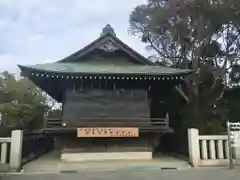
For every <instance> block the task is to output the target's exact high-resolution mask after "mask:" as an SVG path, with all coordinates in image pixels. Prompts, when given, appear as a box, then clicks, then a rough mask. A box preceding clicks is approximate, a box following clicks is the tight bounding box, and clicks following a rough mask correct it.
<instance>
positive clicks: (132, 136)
mask: <svg viewBox="0 0 240 180" xmlns="http://www.w3.org/2000/svg"><path fill="white" fill-rule="evenodd" d="M19 68H20V69H21V71H22V72H21V73H22V75H24V76H25V77H28V78H29V79H30V80H31V81H32V82H34V83H35V84H36V85H37V86H38V87H39V88H40V89H42V90H43V91H44V92H46V93H47V94H48V95H49V96H51V97H52V98H54V99H55V100H56V101H58V102H59V103H62V112H61V118H60V119H57V120H55V121H53V120H51V119H48V121H47V123H46V126H45V127H44V129H43V131H44V133H48V134H50V135H51V136H53V137H54V140H55V148H56V149H58V150H60V151H61V155H60V158H61V159H62V160H63V161H89V160H106V159H107V160H112V159H114V160H116V159H121V160H122V159H152V158H153V156H154V153H155V150H156V148H157V147H158V146H159V145H160V137H161V136H162V135H163V134H165V133H173V130H172V128H171V127H170V126H169V116H168V110H167V108H166V106H165V101H166V97H168V96H171V90H172V89H173V88H174V87H175V86H176V85H178V84H181V83H183V79H184V77H185V76H186V75H188V74H190V73H191V72H192V71H191V70H187V69H175V68H169V67H164V66H159V65H156V64H154V63H153V62H151V61H150V60H148V59H146V58H145V57H143V56H142V55H140V54H139V53H138V52H136V51H134V50H133V49H132V48H130V47H129V46H128V45H126V44H125V43H124V42H122V41H121V40H120V39H119V38H118V37H117V36H116V34H115V32H114V29H113V28H112V27H111V26H110V25H107V26H106V27H104V28H103V30H102V33H101V34H100V37H99V38H97V39H96V40H95V41H93V42H92V43H90V44H89V45H87V46H86V47H84V48H83V49H81V50H79V51H77V52H75V53H73V54H71V55H70V56H68V57H66V58H64V59H62V60H59V61H57V62H54V63H47V64H37V65H19ZM170 121H171V119H170Z"/></svg>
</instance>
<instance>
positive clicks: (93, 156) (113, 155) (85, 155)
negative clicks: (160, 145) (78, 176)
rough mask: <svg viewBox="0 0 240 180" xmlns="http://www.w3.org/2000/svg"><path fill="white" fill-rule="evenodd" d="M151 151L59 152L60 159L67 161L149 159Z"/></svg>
mask: <svg viewBox="0 0 240 180" xmlns="http://www.w3.org/2000/svg"><path fill="white" fill-rule="evenodd" d="M151 159H152V152H150V151H149V152H79V153H67V152H63V153H62V154H61V160H63V161H68V162H79V161H104V160H151Z"/></svg>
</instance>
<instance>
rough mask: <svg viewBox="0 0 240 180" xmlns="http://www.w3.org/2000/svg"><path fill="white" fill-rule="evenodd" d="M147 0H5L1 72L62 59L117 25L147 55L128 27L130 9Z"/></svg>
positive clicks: (0, 0)
mask: <svg viewBox="0 0 240 180" xmlns="http://www.w3.org/2000/svg"><path fill="white" fill-rule="evenodd" d="M144 2H146V0H121V1H116V0H0V62H1V66H0V71H4V70H8V71H11V72H14V73H18V72H19V70H18V68H17V66H16V65H17V64H39V63H46V62H54V61H57V60H59V59H61V58H63V57H65V56H67V55H69V54H71V53H73V52H75V51H77V50H78V49H81V48H82V47H84V46H85V45H87V44H88V43H90V42H91V41H93V40H95V39H96V38H97V37H99V35H100V32H101V30H102V28H103V27H104V26H105V25H106V24H111V25H112V26H113V27H114V29H115V32H116V34H117V36H118V37H119V38H120V39H122V40H123V41H124V42H126V43H127V44H128V45H130V46H131V47H132V48H134V49H135V50H137V51H139V52H140V53H142V54H143V55H145V56H146V55H147V54H148V53H147V52H146V50H145V45H144V44H143V43H141V42H140V40H139V39H138V38H137V37H133V36H130V35H129V34H128V32H127V29H128V26H129V23H128V19H129V13H130V12H131V11H132V10H133V9H134V7H135V6H136V5H139V4H142V3H144Z"/></svg>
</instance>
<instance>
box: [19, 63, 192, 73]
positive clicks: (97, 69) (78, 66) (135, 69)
mask: <svg viewBox="0 0 240 180" xmlns="http://www.w3.org/2000/svg"><path fill="white" fill-rule="evenodd" d="M19 67H20V68H21V70H22V71H25V70H30V71H33V72H34V71H40V72H48V73H51V72H52V73H73V74H122V75H129V74H131V75H181V74H188V73H190V72H192V71H191V70H187V69H175V68H168V67H163V66H157V65H112V64H110V65H108V64H87V63H48V64H39V65H33V66H19Z"/></svg>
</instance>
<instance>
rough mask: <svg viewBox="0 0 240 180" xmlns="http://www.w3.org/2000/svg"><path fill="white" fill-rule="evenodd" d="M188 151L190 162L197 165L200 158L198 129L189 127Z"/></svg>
mask: <svg viewBox="0 0 240 180" xmlns="http://www.w3.org/2000/svg"><path fill="white" fill-rule="evenodd" d="M188 151H189V161H190V163H191V164H192V165H193V166H194V167H197V166H198V165H199V160H200V150H199V131H198V129H188Z"/></svg>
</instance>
